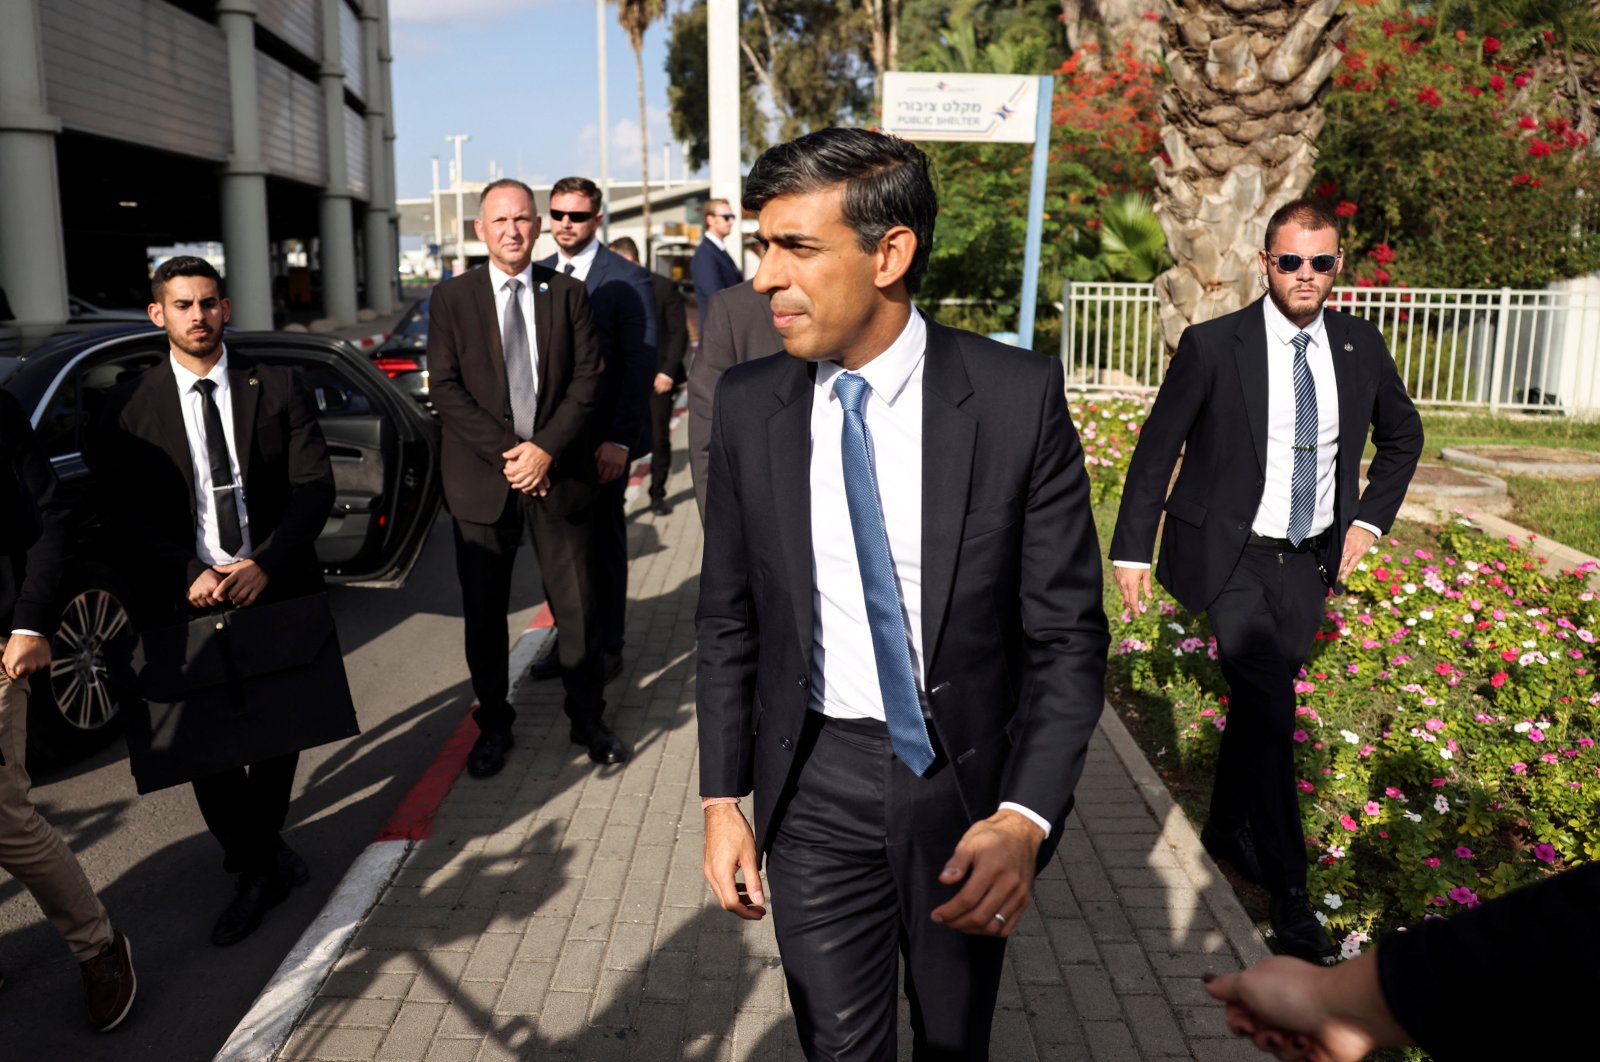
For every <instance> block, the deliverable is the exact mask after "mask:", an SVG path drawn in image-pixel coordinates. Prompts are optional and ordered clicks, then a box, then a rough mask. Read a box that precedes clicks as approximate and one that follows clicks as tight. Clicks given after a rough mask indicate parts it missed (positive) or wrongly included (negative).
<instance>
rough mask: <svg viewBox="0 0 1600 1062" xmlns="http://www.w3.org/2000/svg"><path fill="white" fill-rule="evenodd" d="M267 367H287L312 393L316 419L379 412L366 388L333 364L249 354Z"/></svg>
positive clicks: (280, 356) (287, 356)
mask: <svg viewBox="0 0 1600 1062" xmlns="http://www.w3.org/2000/svg"><path fill="white" fill-rule="evenodd" d="M251 356H252V357H254V358H255V360H257V361H260V362H264V363H266V364H268V365H287V366H288V367H289V368H291V369H293V370H294V371H295V375H297V376H299V377H300V382H301V383H303V384H304V385H305V386H306V389H307V390H309V391H310V392H311V398H312V400H313V401H315V402H316V404H317V415H318V416H319V417H365V416H371V415H372V414H374V413H376V412H377V410H378V407H377V404H376V403H375V402H374V401H373V399H372V395H371V394H370V393H369V392H368V391H367V390H366V387H365V386H364V385H363V384H361V383H359V382H357V381H355V380H352V379H350V378H349V377H348V376H346V375H345V374H344V373H342V372H340V371H339V370H338V369H336V368H334V367H333V366H332V365H328V364H325V363H323V362H319V361H306V360H303V359H301V358H296V357H293V356H292V355H287V354H269V353H260V354H252V355H251Z"/></svg>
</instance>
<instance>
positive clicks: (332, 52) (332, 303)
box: [318, 0, 356, 325]
mask: <svg viewBox="0 0 1600 1062" xmlns="http://www.w3.org/2000/svg"><path fill="white" fill-rule="evenodd" d="M343 2H344V0H322V67H321V69H320V71H319V73H318V76H319V77H320V79H321V81H322V125H323V137H322V145H323V148H322V150H323V154H324V159H323V161H324V162H325V163H326V167H327V168H326V171H325V172H326V173H327V184H325V185H324V186H323V188H322V211H321V222H322V224H321V228H322V231H321V232H320V233H318V241H319V246H320V248H321V258H322V311H323V313H324V314H325V315H326V316H328V317H331V318H333V319H334V321H336V322H337V323H338V324H341V325H350V324H355V323H356V239H355V222H354V219H353V217H352V215H351V210H350V200H351V198H352V197H351V195H350V161H349V157H348V156H347V155H346V154H345V135H344V133H345V130H344V63H343V60H342V58H341V53H340V51H339V5H340V4H341V3H343Z"/></svg>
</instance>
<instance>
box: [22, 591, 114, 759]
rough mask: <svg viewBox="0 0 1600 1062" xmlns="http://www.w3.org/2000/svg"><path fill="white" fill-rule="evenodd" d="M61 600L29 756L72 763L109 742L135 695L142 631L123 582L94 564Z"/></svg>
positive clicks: (34, 697) (38, 684)
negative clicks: (135, 622)
mask: <svg viewBox="0 0 1600 1062" xmlns="http://www.w3.org/2000/svg"><path fill="white" fill-rule="evenodd" d="M58 601H59V603H60V609H61V611H60V615H61V623H60V625H59V626H58V627H57V628H56V634H55V637H54V638H53V639H52V640H51V646H50V648H51V659H50V668H49V672H48V675H46V674H38V675H35V676H33V677H32V679H31V680H30V685H31V687H32V692H31V695H30V697H29V699H28V758H29V760H30V761H31V762H37V763H70V762H72V761H74V760H79V759H82V758H83V757H85V756H87V755H89V754H90V753H92V752H97V751H99V750H100V749H102V748H104V747H105V746H106V745H107V744H108V743H109V742H110V741H111V740H112V738H114V737H115V736H116V735H117V733H118V732H119V730H120V724H121V719H122V710H123V707H124V706H125V705H126V703H127V701H128V699H129V698H130V697H132V695H133V694H132V692H131V690H130V688H129V687H130V685H131V682H132V671H131V669H130V668H129V666H128V664H129V661H130V660H131V658H132V654H133V650H134V648H135V646H136V645H137V643H138V635H137V634H136V633H135V632H134V627H133V621H132V618H131V616H130V615H129V613H128V608H127V605H126V604H125V602H126V601H127V593H126V591H125V590H124V589H123V588H122V585H121V583H120V582H119V581H118V580H117V579H116V578H115V576H113V575H112V574H111V573H110V572H108V571H104V570H99V569H94V568H89V569H86V570H84V571H83V572H81V573H80V574H79V575H78V577H76V578H69V579H68V580H67V581H66V584H65V585H64V586H63V588H62V592H61V594H60V596H59V597H58Z"/></svg>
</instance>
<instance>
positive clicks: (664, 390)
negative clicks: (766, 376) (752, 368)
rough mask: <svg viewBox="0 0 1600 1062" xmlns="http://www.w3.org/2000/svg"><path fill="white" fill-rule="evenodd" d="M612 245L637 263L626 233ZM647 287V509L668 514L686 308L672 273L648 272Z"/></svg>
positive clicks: (684, 351) (685, 341)
mask: <svg viewBox="0 0 1600 1062" xmlns="http://www.w3.org/2000/svg"><path fill="white" fill-rule="evenodd" d="M611 249H612V250H613V251H615V252H617V253H618V254H620V255H621V256H622V257H624V258H626V259H627V260H628V261H630V262H632V263H634V264H635V265H638V264H639V247H638V245H637V244H635V243H634V242H633V240H632V239H631V238H629V237H627V236H623V237H621V238H619V239H615V240H612V241H611ZM650 290H651V291H652V292H653V293H654V294H655V302H656V326H657V332H658V337H659V342H657V344H656V347H657V349H658V351H659V353H658V354H657V355H656V378H655V382H654V383H653V384H652V385H651V395H650V511H651V512H653V513H655V514H656V515H657V516H669V515H671V513H672V506H671V505H668V504H667V476H668V475H669V474H671V472H672V407H673V405H674V404H675V403H676V401H677V398H678V389H679V388H680V387H682V386H683V380H684V356H685V355H686V354H688V352H689V319H688V310H687V307H686V306H685V305H684V302H683V293H682V292H681V291H679V290H678V285H677V284H676V283H674V282H673V280H672V278H671V277H664V276H662V275H661V274H660V273H655V272H652V273H650Z"/></svg>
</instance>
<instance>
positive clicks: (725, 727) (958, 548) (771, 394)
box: [697, 323, 1109, 865]
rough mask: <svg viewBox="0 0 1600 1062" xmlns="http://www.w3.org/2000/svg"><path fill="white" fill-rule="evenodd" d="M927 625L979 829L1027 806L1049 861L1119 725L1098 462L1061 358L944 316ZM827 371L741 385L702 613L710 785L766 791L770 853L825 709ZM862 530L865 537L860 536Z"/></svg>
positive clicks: (718, 431) (777, 366)
mask: <svg viewBox="0 0 1600 1062" xmlns="http://www.w3.org/2000/svg"><path fill="white" fill-rule="evenodd" d="M926 358H927V360H926V364H925V367H924V378H923V390H924V398H923V401H924V407H923V409H924V412H923V436H922V444H923V480H924V484H925V486H924V491H923V504H924V511H923V517H922V521H923V522H922V575H923V592H922V627H923V637H924V642H923V644H924V647H925V649H924V652H925V656H926V663H925V672H926V676H927V688H928V691H929V693H928V700H929V712H930V714H931V718H932V721H933V727H934V729H935V731H936V732H937V733H938V736H939V741H940V743H941V745H942V746H943V748H944V750H945V752H946V754H947V755H948V756H949V759H950V761H951V765H950V766H948V767H946V768H944V769H946V770H954V771H955V774H956V781H957V783H958V785H959V788H960V791H961V796H962V800H963V802H964V803H965V805H966V810H967V815H968V818H969V820H971V821H976V820H977V819H980V818H983V817H985V816H987V815H991V814H993V813H994V811H995V808H996V807H997V806H998V805H999V804H1000V803H1001V802H1002V801H1006V800H1011V801H1016V802H1017V803H1019V804H1022V805H1023V806H1025V807H1027V808H1030V809H1031V810H1033V811H1035V812H1037V813H1038V814H1040V815H1042V816H1044V817H1045V818H1046V819H1048V820H1049V821H1050V822H1051V824H1052V829H1051V833H1050V839H1049V841H1048V842H1047V843H1046V844H1045V845H1044V846H1043V848H1042V849H1041V851H1040V859H1041V865H1043V864H1042V861H1043V860H1045V859H1048V858H1049V855H1050V853H1051V852H1052V851H1054V848H1055V845H1056V844H1057V843H1058V842H1059V841H1060V839H1061V832H1062V824H1063V822H1064V821H1065V819H1066V816H1067V812H1068V811H1069V810H1071V808H1072V793H1073V788H1074V787H1075V786H1076V785H1077V781H1078V777H1079V775H1080V774H1081V773H1082V771H1083V762H1084V755H1085V751H1086V749H1087V748H1088V743H1089V736H1090V734H1091V732H1092V731H1093V730H1094V726H1095V722H1096V720H1098V719H1099V717H1100V708H1101V705H1102V703H1103V694H1104V681H1105V665H1106V660H1105V654H1106V647H1107V644H1108V642H1109V636H1108V634H1107V629H1106V618H1105V615H1104V613H1103V611H1102V609H1101V603H1100V591H1101V584H1100V555H1099V547H1098V543H1097V541H1096V538H1095V528H1094V520H1093V515H1092V513H1091V511H1090V508H1089V480H1088V477H1087V476H1086V475H1085V474H1084V467H1083V451H1082V448H1081V447H1080V446H1079V443H1078V436H1077V433H1076V432H1075V431H1074V430H1073V427H1072V422H1071V420H1070V419H1069V417H1068V415H1067V403H1066V399H1065V390H1064V385H1063V377H1062V372H1061V365H1060V363H1059V362H1058V361H1056V360H1055V359H1053V358H1044V357H1040V356H1039V355H1036V354H1034V353H1032V352H1031V351H1020V350H1017V349H1015V348H1012V347H1006V346H1001V345H1000V344H998V343H993V342H990V341H988V340H986V339H982V338H980V337H978V336H975V335H972V334H971V333H968V332H959V331H955V330H953V329H949V328H942V327H940V326H939V325H936V324H932V323H930V324H929V325H928V344H927V355H926ZM814 375H815V374H814V367H813V366H811V365H808V364H807V363H806V362H803V361H800V360H798V359H795V358H791V357H789V356H787V355H783V354H780V355H778V356H776V357H771V358H764V359H761V360H760V361H754V362H750V363H747V364H744V365H738V366H735V367H734V368H732V369H730V370H728V372H727V373H725V374H724V375H723V378H722V384H721V386H720V387H719V388H718V389H717V412H716V419H715V423H714V426H713V430H712V440H711V467H710V472H711V477H710V479H711V481H710V489H709V490H708V491H707V496H706V506H707V508H706V533H705V559H704V562H703V564H702V567H701V574H700V606H699V612H698V615H697V623H698V633H699V645H700V660H699V672H698V678H697V687H698V710H699V725H700V791H701V793H702V794H703V795H706V796H731V795H743V794H745V793H748V792H749V791H750V790H751V788H752V787H753V788H754V789H755V818H756V821H755V829H756V837H757V842H758V844H759V846H760V847H759V850H761V851H766V849H767V848H768V846H769V845H770V843H771V839H772V836H773V826H774V810H775V807H776V805H777V801H778V799H779V796H780V794H781V793H782V792H783V790H784V788H785V785H786V784H787V782H788V780H789V778H790V777H791V776H792V773H793V772H794V771H795V770H796V769H797V767H798V766H799V764H798V761H797V759H796V757H795V755H794V749H795V747H796V744H797V742H798V739H799V737H800V730H801V726H802V724H803V722H804V721H805V719H806V713H807V711H808V707H807V705H808V703H809V701H810V690H809V688H808V687H809V685H810V683H809V676H810V674H811V649H812V607H813V605H812V593H813V581H812V546H811V514H810V489H809V466H810V431H811V397H812V390H813V383H812V380H813V377H814ZM840 533H841V534H845V535H848V534H849V531H848V529H841V531H840Z"/></svg>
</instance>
